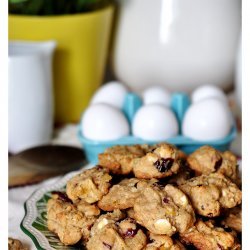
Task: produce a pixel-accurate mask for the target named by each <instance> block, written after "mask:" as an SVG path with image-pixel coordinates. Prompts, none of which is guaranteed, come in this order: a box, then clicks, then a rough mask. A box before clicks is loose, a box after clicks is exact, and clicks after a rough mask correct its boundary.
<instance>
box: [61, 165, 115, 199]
mask: <svg viewBox="0 0 250 250" xmlns="http://www.w3.org/2000/svg"><path fill="white" fill-rule="evenodd" d="M111 179H112V177H111V176H110V175H109V173H108V170H107V169H105V168H102V167H100V166H96V167H94V168H92V169H88V170H85V171H83V172H82V173H81V174H78V175H77V176H74V177H73V178H71V179H70V180H69V181H68V183H67V187H66V192H67V195H68V197H69V198H70V199H71V200H72V201H73V202H76V201H77V200H84V201H86V202H87V203H90V204H91V203H95V202H97V201H99V200H100V199H101V198H102V197H103V195H105V194H107V193H108V190H109V187H110V185H111V184H110V181H111Z"/></svg>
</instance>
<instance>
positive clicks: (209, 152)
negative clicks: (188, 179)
mask: <svg viewBox="0 0 250 250" xmlns="http://www.w3.org/2000/svg"><path fill="white" fill-rule="evenodd" d="M187 162H188V164H189V167H190V168H191V169H193V170H194V171H195V173H196V175H201V174H205V175H208V174H210V173H215V172H217V173H221V174H223V175H225V176H226V177H228V178H229V179H230V180H232V181H233V182H234V183H236V184H239V172H238V166H237V158H236V156H235V155H234V154H233V153H231V152H229V151H226V152H224V153H221V152H219V151H217V150H216V149H215V148H212V147H210V146H203V147H201V148H199V149H197V150H196V151H195V152H193V153H192V154H190V155H189V156H188V157H187Z"/></svg>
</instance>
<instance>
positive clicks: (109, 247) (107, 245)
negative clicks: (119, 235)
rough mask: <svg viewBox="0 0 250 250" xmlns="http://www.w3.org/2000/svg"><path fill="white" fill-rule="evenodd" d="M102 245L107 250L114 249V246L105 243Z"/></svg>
mask: <svg viewBox="0 0 250 250" xmlns="http://www.w3.org/2000/svg"><path fill="white" fill-rule="evenodd" d="M102 244H103V245H104V246H105V247H106V248H107V249H111V248H112V246H110V245H109V244H108V243H105V242H103V243H102Z"/></svg>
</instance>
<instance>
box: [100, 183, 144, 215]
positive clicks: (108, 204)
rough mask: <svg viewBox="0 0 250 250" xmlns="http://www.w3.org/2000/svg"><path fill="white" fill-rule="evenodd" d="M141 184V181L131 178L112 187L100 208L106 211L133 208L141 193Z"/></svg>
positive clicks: (101, 202) (102, 200)
mask: <svg viewBox="0 0 250 250" xmlns="http://www.w3.org/2000/svg"><path fill="white" fill-rule="evenodd" d="M139 182H141V181H140V180H139V179H136V178H130V179H124V180H122V181H121V182H119V183H118V184H116V185H114V186H112V187H111V188H110V190H109V192H108V194H106V195H105V196H103V197H102V199H101V200H100V201H99V202H98V207H99V208H101V209H102V210H105V211H113V210H114V209H126V208H131V207H133V206H134V203H135V199H136V198H137V197H138V196H139V194H140V191H141V188H140V186H141V185H139Z"/></svg>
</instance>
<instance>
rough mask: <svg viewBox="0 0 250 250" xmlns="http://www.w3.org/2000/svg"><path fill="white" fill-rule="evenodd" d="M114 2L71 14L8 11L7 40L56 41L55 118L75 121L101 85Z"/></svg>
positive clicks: (58, 120)
mask: <svg viewBox="0 0 250 250" xmlns="http://www.w3.org/2000/svg"><path fill="white" fill-rule="evenodd" d="M113 13H114V6H112V5H109V6H107V7H105V8H103V9H100V10H97V11H93V12H87V13H80V14H72V15H58V16H23V15H9V39H10V40H32V41H41V40H50V39H54V40H56V41H57V43H58V46H57V49H56V51H55V57H54V93H55V95H54V96H55V121H56V122H57V123H67V122H78V121H79V119H80V117H81V113H82V112H83V110H84V108H86V106H87V105H88V103H89V100H90V98H91V96H92V95H93V93H94V91H95V90H96V89H97V88H98V87H99V86H100V84H101V83H102V80H103V76H104V70H105V66H106V61H107V53H108V46H109V40H110V35H111V26H112V19H113Z"/></svg>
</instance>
